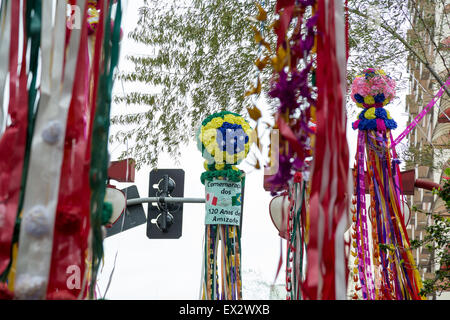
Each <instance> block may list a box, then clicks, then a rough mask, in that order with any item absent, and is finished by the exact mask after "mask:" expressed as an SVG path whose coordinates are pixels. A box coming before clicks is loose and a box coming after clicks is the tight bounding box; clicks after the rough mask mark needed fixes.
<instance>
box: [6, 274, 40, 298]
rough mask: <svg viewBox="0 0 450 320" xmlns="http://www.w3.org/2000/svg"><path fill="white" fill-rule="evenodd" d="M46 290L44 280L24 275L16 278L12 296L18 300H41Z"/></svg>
mask: <svg viewBox="0 0 450 320" xmlns="http://www.w3.org/2000/svg"><path fill="white" fill-rule="evenodd" d="M46 289H47V280H46V278H44V277H41V276H31V275H28V274H24V275H22V276H20V277H18V278H17V280H16V283H15V285H14V294H15V298H16V299H19V300H41V299H43V298H44V297H45V291H46Z"/></svg>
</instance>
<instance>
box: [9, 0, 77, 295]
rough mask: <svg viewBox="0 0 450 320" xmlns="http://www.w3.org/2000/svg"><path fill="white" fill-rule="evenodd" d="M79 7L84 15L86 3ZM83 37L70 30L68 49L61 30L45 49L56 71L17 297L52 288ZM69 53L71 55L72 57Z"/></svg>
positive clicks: (35, 160) (26, 218) (44, 107)
mask: <svg viewBox="0 0 450 320" xmlns="http://www.w3.org/2000/svg"><path fill="white" fill-rule="evenodd" d="M48 5H50V7H48ZM80 8H81V12H82V13H83V14H84V8H85V6H84V3H83V1H82V2H81V3H80ZM66 10H67V7H66V1H58V2H57V6H56V20H55V29H59V26H60V25H62V24H63V23H65V21H66ZM42 13H43V14H44V16H43V20H46V19H49V20H50V21H51V15H52V10H51V4H48V3H47V2H46V1H44V2H43V10H42ZM47 26H48V27H50V26H49V24H45V25H43V29H42V33H41V42H42V43H43V44H44V43H45V42H44V40H42V38H44V37H48V35H49V34H51V33H52V29H50V30H48V29H46V27H47ZM50 28H51V27H50ZM80 33H81V32H80V30H77V29H74V30H71V34H70V39H69V43H68V45H67V51H66V49H65V47H66V37H65V32H57V33H56V38H55V42H54V43H53V46H52V47H44V48H43V55H47V54H48V55H51V51H50V50H53V60H52V61H51V63H52V64H51V65H45V64H43V70H52V71H53V73H52V74H51V76H49V77H47V76H48V75H47V74H45V73H44V74H43V80H42V83H41V98H40V107H39V111H38V113H37V115H36V125H35V128H34V133H33V141H32V144H31V151H30V162H29V168H28V175H27V183H26V186H27V187H29V188H27V190H26V192H25V196H24V202H23V212H21V213H20V214H21V216H22V219H21V225H20V235H19V251H18V255H17V270H16V280H15V288H14V292H15V296H16V298H18V299H44V298H45V294H46V290H47V285H48V274H49V272H50V262H51V255H52V247H53V233H54V222H55V214H56V205H57V199H58V190H59V182H60V174H61V163H62V158H63V151H64V147H63V146H64V135H65V128H66V125H65V124H66V121H67V114H68V112H67V111H68V109H69V104H70V100H71V98H72V89H73V83H74V75H75V70H76V66H77V60H78V57H79V56H80V52H79V47H80ZM64 52H67V59H66V58H65V57H64ZM45 78H47V79H45ZM49 163H51V164H52V165H49ZM36 181H40V184H41V185H40V186H39V188H33V184H34V183H36ZM42 190H45V192H42Z"/></svg>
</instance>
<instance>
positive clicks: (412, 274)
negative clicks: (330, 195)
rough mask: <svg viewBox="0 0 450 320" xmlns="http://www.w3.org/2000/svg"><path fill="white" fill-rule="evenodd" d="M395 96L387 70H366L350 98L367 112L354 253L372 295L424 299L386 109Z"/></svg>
mask: <svg viewBox="0 0 450 320" xmlns="http://www.w3.org/2000/svg"><path fill="white" fill-rule="evenodd" d="M394 97H395V81H394V80H393V79H392V78H391V77H389V76H388V75H386V73H385V72H384V71H383V70H376V69H372V68H370V69H366V70H364V71H363V74H361V75H359V76H357V77H356V79H355V80H354V81H353V84H352V93H351V98H352V100H353V101H354V102H356V104H357V106H358V107H361V108H363V111H362V112H361V113H360V114H359V116H358V120H356V121H355V122H354V123H353V128H354V129H359V132H358V144H357V154H356V164H355V169H356V170H355V172H354V175H355V178H356V180H355V181H356V189H355V190H356V199H354V200H353V203H354V205H356V208H355V209H353V222H354V223H353V225H352V231H353V232H352V238H353V243H352V246H353V250H352V251H351V254H352V255H353V256H354V257H355V267H354V268H353V280H354V281H355V282H356V284H355V289H356V290H357V291H361V295H362V298H363V299H367V300H375V299H395V300H406V299H408V300H410V299H414V300H416V299H421V296H420V295H419V291H420V288H421V280H420V277H419V274H418V271H417V268H416V267H415V264H414V259H413V257H412V255H411V251H410V250H409V247H410V243H409V239H408V234H407V232H406V226H405V223H404V217H403V212H404V211H403V203H404V201H403V194H402V185H401V177H400V169H399V162H400V161H399V160H398V158H397V155H396V152H395V148H393V147H392V143H393V139H392V134H391V130H392V129H395V128H396V127H397V124H396V122H395V121H394V120H393V119H392V118H391V116H390V114H389V111H387V110H385V109H384V106H385V105H387V104H388V103H389V102H390V101H392V99H393V98H394ZM366 176H368V179H365V177H366ZM366 181H368V185H366ZM367 189H368V190H369V194H370V200H369V203H368V204H367V205H366V195H365V194H366V190H367ZM357 297H358V295H357V294H355V296H354V298H357Z"/></svg>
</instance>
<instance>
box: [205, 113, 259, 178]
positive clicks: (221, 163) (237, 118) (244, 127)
mask: <svg viewBox="0 0 450 320" xmlns="http://www.w3.org/2000/svg"><path fill="white" fill-rule="evenodd" d="M251 132H252V128H251V127H250V125H249V123H248V122H247V121H246V120H245V119H244V118H243V117H242V116H241V115H239V114H237V113H233V112H230V111H222V112H218V113H214V114H212V115H210V116H208V117H207V118H206V119H205V120H203V122H202V125H201V126H200V128H199V131H198V133H197V146H198V149H199V150H200V151H201V153H202V156H203V158H205V159H206V161H205V163H204V167H205V170H206V172H204V173H203V174H202V177H201V180H202V183H204V182H205V180H211V179H220V178H227V179H228V180H231V181H240V179H241V172H240V170H239V169H238V168H237V167H236V165H237V164H239V163H240V162H241V161H242V160H244V159H245V157H246V156H247V154H248V152H249V150H250V144H251Z"/></svg>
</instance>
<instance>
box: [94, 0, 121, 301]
mask: <svg viewBox="0 0 450 320" xmlns="http://www.w3.org/2000/svg"><path fill="white" fill-rule="evenodd" d="M106 2H107V3H108V6H107V7H106V8H104V9H103V10H101V11H100V12H107V15H106V19H105V20H106V21H105V26H106V27H104V28H105V29H104V37H103V68H102V69H101V72H100V78H99V83H98V90H99V91H98V96H97V101H96V109H95V116H94V119H93V123H92V127H91V134H90V136H91V137H92V148H91V168H90V177H89V178H90V186H91V189H92V193H91V216H90V218H91V226H92V266H91V282H90V286H89V297H90V298H91V299H92V298H93V297H94V291H95V283H96V279H97V273H98V269H99V267H100V261H101V258H102V256H103V231H102V225H103V224H105V223H106V222H107V221H108V220H109V219H104V218H103V216H104V211H105V210H107V208H108V207H109V206H104V199H105V194H106V184H107V179H108V176H107V174H108V162H109V154H108V133H109V125H110V120H109V116H110V110H111V96H112V87H113V83H114V81H113V75H114V72H115V70H116V66H117V63H118V61H119V48H120V47H119V42H120V36H121V29H120V24H121V21H122V1H121V0H117V6H116V9H115V18H114V22H112V21H111V14H112V7H113V3H112V1H106ZM110 214H111V213H110ZM110 214H109V215H110Z"/></svg>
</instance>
